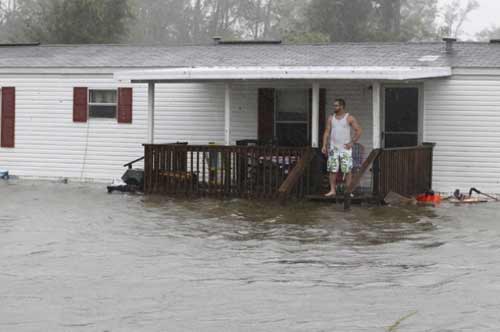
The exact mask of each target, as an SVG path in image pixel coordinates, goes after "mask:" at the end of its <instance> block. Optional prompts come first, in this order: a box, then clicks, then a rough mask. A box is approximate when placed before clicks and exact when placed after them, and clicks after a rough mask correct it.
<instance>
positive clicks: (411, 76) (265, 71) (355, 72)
mask: <svg viewBox="0 0 500 332" xmlns="http://www.w3.org/2000/svg"><path fill="white" fill-rule="evenodd" d="M451 73H452V70H451V67H427V66H426V67H417V66H416V67H400V66H384V67H379V66H357V67H354V66H294V67H291V66H260V67H257V66H241V67H222V66H221V67H181V68H162V69H144V70H131V71H119V72H116V73H115V74H114V78H115V79H117V80H119V81H127V82H128V81H130V82H132V83H146V82H158V83H161V82H179V81H184V82H185V81H217V80H249V79H253V80H269V79H308V80H325V79H358V80H365V79H369V80H396V81H401V80H415V79H425V78H436V77H449V76H451Z"/></svg>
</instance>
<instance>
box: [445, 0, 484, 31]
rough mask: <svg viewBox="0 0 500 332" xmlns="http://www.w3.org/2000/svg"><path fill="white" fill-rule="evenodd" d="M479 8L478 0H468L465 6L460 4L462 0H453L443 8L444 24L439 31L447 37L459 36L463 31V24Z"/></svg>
mask: <svg viewBox="0 0 500 332" xmlns="http://www.w3.org/2000/svg"><path fill="white" fill-rule="evenodd" d="M477 8H479V3H478V2H477V0H468V1H467V3H466V4H465V6H461V5H460V0H453V1H451V2H449V3H447V4H446V5H445V6H444V8H443V20H444V22H443V25H442V26H441V27H440V29H439V32H440V34H441V35H444V36H446V37H455V38H456V37H457V36H458V35H459V34H460V33H461V32H462V25H463V24H464V22H465V21H466V20H467V16H468V15H469V14H470V13H471V12H472V11H474V10H476V9H477Z"/></svg>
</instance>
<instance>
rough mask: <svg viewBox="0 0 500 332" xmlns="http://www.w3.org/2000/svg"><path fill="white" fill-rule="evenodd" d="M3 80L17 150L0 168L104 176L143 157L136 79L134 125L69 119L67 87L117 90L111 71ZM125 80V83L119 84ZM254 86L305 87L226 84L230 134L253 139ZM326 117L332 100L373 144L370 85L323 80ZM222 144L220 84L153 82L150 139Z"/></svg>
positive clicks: (2, 152)
mask: <svg viewBox="0 0 500 332" xmlns="http://www.w3.org/2000/svg"><path fill="white" fill-rule="evenodd" d="M0 82H1V83H0V85H1V86H14V87H15V88H16V130H15V148H13V149H8V148H0V168H5V169H8V170H9V171H10V172H11V174H15V175H18V176H21V177H36V178H45V177H47V178H70V179H74V180H81V181H85V180H92V181H110V180H111V179H113V178H118V177H120V176H121V174H122V173H123V171H124V168H123V167H122V165H123V164H124V163H126V162H128V161H131V160H134V159H136V158H138V157H140V156H142V155H143V147H142V144H143V143H145V142H146V141H147V86H146V85H145V84H134V85H133V88H134V90H133V91H134V95H133V102H134V105H133V123H132V124H119V123H117V122H116V120H111V119H89V120H88V122H86V123H74V122H73V120H72V117H73V87H75V86H85V87H89V88H116V87H118V84H117V83H116V82H115V81H114V80H113V78H112V75H90V74H89V75H69V74H68V75H38V76H37V75H24V76H16V77H13V76H6V75H3V76H2V75H0ZM120 86H123V85H120ZM259 87H274V88H297V87H300V88H310V87H311V83H309V82H305V81H260V82H259V81H240V82H235V83H232V94H231V109H232V116H231V128H232V132H231V136H232V142H233V143H234V142H235V141H236V140H238V139H245V138H256V137H257V92H258V88H259ZM321 87H322V88H327V91H328V93H327V111H326V113H327V115H328V114H329V113H331V109H332V103H333V99H334V98H344V99H346V101H347V105H348V110H349V112H351V113H352V114H354V115H355V116H356V117H357V118H358V119H359V120H360V123H361V125H362V126H363V128H364V130H365V131H364V134H363V138H362V143H363V144H364V145H365V146H366V147H367V149H366V154H368V153H369V152H370V150H371V145H372V143H371V137H372V134H371V127H372V120H371V91H370V90H369V89H368V87H369V84H368V83H366V82H355V81H326V82H322V83H321ZM176 141H187V142H189V143H190V144H206V143H208V142H216V143H220V144H222V143H223V142H224V84H223V83H206V84H193V83H191V84H157V85H156V101H155V143H166V142H176Z"/></svg>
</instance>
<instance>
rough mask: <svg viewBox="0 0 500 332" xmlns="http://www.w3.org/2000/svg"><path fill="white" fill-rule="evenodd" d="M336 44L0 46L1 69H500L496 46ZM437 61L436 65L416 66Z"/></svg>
mask: <svg viewBox="0 0 500 332" xmlns="http://www.w3.org/2000/svg"><path fill="white" fill-rule="evenodd" d="M453 47H454V53H453V54H447V53H445V52H444V49H445V46H444V43H440V42H435V43H338V44H327V45H284V44H282V45H273V44H262V45H256V44H247V45H245V44H236V45H211V46H175V47H165V46H130V45H41V46H0V68H2V67H3V68H13V67H17V68H36V67H49V68H54V67H55V68H61V67H84V68H92V67H94V68H95V67H116V68H124V67H126V68H131V67H137V68H159V67H164V68H165V67H214V66H432V67H441V66H451V67H483V68H485V67H489V68H493V67H496V68H500V44H490V43H467V42H457V43H455V44H454V45H453ZM424 56H437V57H438V58H437V59H436V60H435V61H426V62H425V61H419V59H421V58H422V57H424Z"/></svg>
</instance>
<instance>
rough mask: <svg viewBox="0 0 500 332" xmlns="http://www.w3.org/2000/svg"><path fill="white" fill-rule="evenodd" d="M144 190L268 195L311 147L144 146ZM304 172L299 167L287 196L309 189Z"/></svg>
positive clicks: (300, 193)
mask: <svg viewBox="0 0 500 332" xmlns="http://www.w3.org/2000/svg"><path fill="white" fill-rule="evenodd" d="M144 150H145V151H144V157H145V159H144V192H145V193H146V194H168V195H179V194H180V195H189V196H191V195H195V196H216V197H251V198H268V197H269V198H270V197H275V196H277V193H278V189H279V188H280V186H281V185H282V183H283V182H284V180H285V179H286V178H287V177H288V175H289V174H290V173H291V172H292V170H293V169H294V167H295V166H296V165H297V164H298V163H299V161H300V160H301V159H302V158H304V156H308V155H310V153H311V148H309V147H304V148H286V147H259V146H215V145H178V144H146V145H144ZM309 173H310V172H303V174H301V175H300V177H299V179H298V180H297V181H296V184H295V186H294V188H293V189H292V190H290V191H291V195H292V196H296V197H302V196H304V195H306V194H309V191H310V187H311V185H310V184H311V179H310V174H309Z"/></svg>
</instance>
